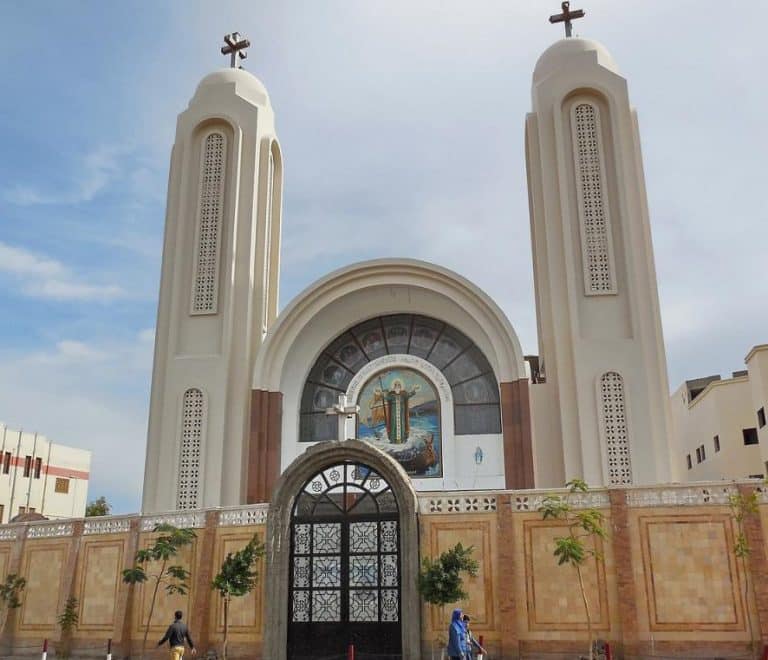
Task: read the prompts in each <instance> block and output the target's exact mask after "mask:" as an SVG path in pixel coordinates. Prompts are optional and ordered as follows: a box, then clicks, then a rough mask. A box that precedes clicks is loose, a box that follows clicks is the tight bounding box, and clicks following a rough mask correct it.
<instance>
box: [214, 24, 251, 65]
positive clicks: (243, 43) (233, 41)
mask: <svg viewBox="0 0 768 660" xmlns="http://www.w3.org/2000/svg"><path fill="white" fill-rule="evenodd" d="M224 43H226V44H227V45H226V46H222V47H221V54H222V55H229V57H230V59H229V66H231V67H232V68H233V69H235V68H237V58H238V57H239V58H240V59H241V60H244V59H245V58H246V57H248V53H246V52H245V49H246V48H250V47H251V42H250V41H248V39H246V38H245V37H243V36H240V33H239V32H233V33H232V34H227V35H224Z"/></svg>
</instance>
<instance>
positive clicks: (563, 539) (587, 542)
mask: <svg viewBox="0 0 768 660" xmlns="http://www.w3.org/2000/svg"><path fill="white" fill-rule="evenodd" d="M565 486H566V488H568V494H567V495H565V496H560V495H548V496H547V497H545V498H544V501H543V502H542V504H541V506H540V507H539V512H540V513H541V514H542V517H543V519H544V520H549V519H552V520H559V521H562V522H563V524H564V526H565V528H566V529H567V530H568V533H567V534H566V535H565V536H559V537H557V538H555V551H554V556H555V558H556V559H557V563H558V565H560V566H562V565H564V564H567V565H568V566H571V567H573V568H574V569H575V570H576V576H577V578H578V580H579V590H580V591H581V600H582V602H583V603H584V611H585V613H586V616H587V636H588V637H589V660H592V657H593V645H594V640H593V633H592V617H591V615H590V610H589V599H588V598H587V590H586V588H585V586H584V574H583V570H582V569H583V567H584V565H585V563H586V562H587V561H588V560H590V559H593V558H594V559H600V558H601V557H600V553H599V552H598V551H597V540H598V539H605V538H606V537H607V536H608V532H607V531H606V530H605V527H603V525H604V522H605V520H604V516H603V514H602V512H600V511H599V510H598V509H593V508H588V509H574V507H573V506H572V505H571V503H570V498H571V496H573V495H575V494H577V493H586V492H587V491H589V486H588V485H587V484H586V482H585V481H583V480H582V479H572V480H571V481H569V482H568V483H567V484H565Z"/></svg>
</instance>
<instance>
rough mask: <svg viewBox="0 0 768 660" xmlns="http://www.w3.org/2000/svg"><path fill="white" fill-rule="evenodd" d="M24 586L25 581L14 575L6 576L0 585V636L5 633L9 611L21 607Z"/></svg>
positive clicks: (25, 584)
mask: <svg viewBox="0 0 768 660" xmlns="http://www.w3.org/2000/svg"><path fill="white" fill-rule="evenodd" d="M26 586H27V580H26V579H25V578H23V577H21V576H20V575H16V574H15V573H9V574H8V575H6V576H5V582H3V583H1V584H0V635H2V633H3V632H4V631H5V624H6V623H7V622H8V614H9V613H10V611H11V610H15V609H16V608H18V607H21V592H22V591H24V587H26Z"/></svg>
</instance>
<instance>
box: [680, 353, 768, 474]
mask: <svg viewBox="0 0 768 660" xmlns="http://www.w3.org/2000/svg"><path fill="white" fill-rule="evenodd" d="M745 362H746V365H747V368H746V369H745V370H743V371H734V372H733V374H732V375H731V377H730V378H722V377H721V376H719V375H714V376H707V377H704V378H696V379H694V380H687V381H685V382H684V383H683V384H682V385H680V387H678V388H677V390H676V391H675V392H674V393H673V394H672V399H671V404H672V420H673V425H674V429H675V435H676V437H677V438H678V440H679V443H680V444H679V446H680V448H681V456H680V462H681V474H684V475H686V480H687V481H708V480H715V479H744V478H755V479H763V478H764V477H765V476H766V475H767V474H768V447H767V446H766V445H767V444H768V427H767V426H766V412H765V410H766V407H768V344H760V345H758V346H755V347H754V348H752V350H750V351H749V353H748V355H747V357H746V358H745Z"/></svg>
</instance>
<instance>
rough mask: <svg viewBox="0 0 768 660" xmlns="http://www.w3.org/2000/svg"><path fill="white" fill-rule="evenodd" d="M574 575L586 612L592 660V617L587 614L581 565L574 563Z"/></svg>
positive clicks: (587, 604) (587, 606) (590, 659)
mask: <svg viewBox="0 0 768 660" xmlns="http://www.w3.org/2000/svg"><path fill="white" fill-rule="evenodd" d="M576 575H578V576H579V589H580V590H581V599H582V601H583V602H584V611H585V612H586V614H587V636H588V637H589V660H592V618H591V617H590V615H589V602H588V601H587V592H586V589H585V588H584V578H583V577H582V576H581V566H579V565H578V564H576Z"/></svg>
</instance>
